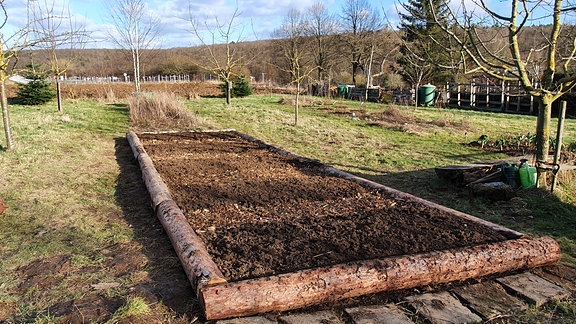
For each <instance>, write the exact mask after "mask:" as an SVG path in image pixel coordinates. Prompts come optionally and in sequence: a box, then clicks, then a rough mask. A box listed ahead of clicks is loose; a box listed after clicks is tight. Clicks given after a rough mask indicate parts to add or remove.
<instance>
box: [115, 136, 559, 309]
mask: <svg viewBox="0 0 576 324" xmlns="http://www.w3.org/2000/svg"><path fill="white" fill-rule="evenodd" d="M197 132H202V133H205V132H220V133H225V132H227V133H232V134H234V135H236V136H239V137H241V138H243V139H245V140H247V141H250V142H255V143H259V144H261V145H263V146H265V147H266V148H267V149H269V150H271V151H273V152H276V153H279V154H282V155H288V156H291V157H294V158H296V159H299V160H301V161H313V162H315V163H320V162H318V161H315V160H311V159H308V158H304V157H300V156H297V155H295V154H293V153H290V152H288V151H285V150H283V149H280V148H277V147H275V146H273V145H270V144H268V143H265V142H263V141H261V140H259V139H256V138H254V137H252V136H249V135H246V134H243V133H240V132H237V131H235V130H224V131H185V132H146V133H143V134H176V133H197ZM126 136H127V139H128V142H129V143H130V146H131V148H132V151H133V153H134V157H135V158H136V160H137V161H138V163H139V165H140V169H141V171H142V177H143V178H144V183H145V184H146V187H147V189H148V192H149V193H150V196H151V198H152V203H153V208H154V210H155V213H156V216H157V217H158V218H159V219H160V222H161V223H162V225H163V226H164V229H165V230H166V232H167V234H168V236H169V237H170V240H171V242H172V245H173V247H174V249H175V251H176V253H177V254H178V257H179V259H180V261H181V263H182V266H183V268H184V270H185V272H186V274H187V276H188V279H189V281H190V283H191V284H192V287H193V288H194V289H195V291H196V295H197V297H198V299H199V301H200V303H201V306H202V308H203V310H204V313H205V315H206V319H207V320H216V319H224V318H231V317H238V316H248V315H253V314H257V313H264V312H269V311H285V310H291V309H297V308H302V307H306V306H310V305H313V304H318V303H323V302H330V301H336V300H340V299H344V298H349V297H355V296H360V295H364V294H370V293H376V292H382V291H390V290H399V289H408V288H414V287H418V286H422V285H428V284H434V283H447V282H451V281H457V280H465V279H469V278H475V277H482V276H487V275H491V274H496V273H502V272H508V271H513V270H520V269H525V268H531V267H537V266H542V265H546V264H550V263H555V262H557V261H558V260H559V259H560V247H559V245H558V243H557V242H556V241H554V240H553V239H552V238H549V237H542V238H535V239H533V238H528V237H526V236H525V235H524V234H522V233H520V232H517V231H514V230H511V229H508V228H506V227H503V226H500V225H497V224H494V223H491V222H488V221H485V220H483V219H480V218H477V217H474V216H471V215H468V214H465V213H462V212H459V211H456V210H454V209H451V208H448V207H445V206H442V205H439V204H436V203H433V202H430V201H427V200H425V199H422V198H419V197H416V196H413V195H411V194H408V193H405V192H402V191H399V190H396V189H393V188H390V187H387V186H384V185H381V184H379V183H376V182H373V181H370V180H367V179H364V178H360V177H358V176H355V175H353V174H350V173H347V172H344V171H341V170H337V169H335V168H333V167H330V166H325V165H324V170H325V172H326V173H327V174H329V175H333V176H338V177H342V178H345V179H348V180H351V181H354V182H357V183H359V184H360V185H363V186H365V187H369V188H373V189H377V190H380V191H382V192H385V193H386V194H388V195H390V196H392V197H393V198H396V199H402V200H405V201H412V202H415V203H420V204H424V205H426V206H428V207H430V208H435V209H440V210H443V211H445V212H448V213H449V214H452V215H454V216H455V217H460V218H464V219H467V220H470V221H473V222H476V223H479V224H482V225H484V226H487V227H489V228H491V229H493V230H494V231H497V232H500V233H502V234H504V235H505V236H506V237H508V238H509V240H507V241H503V242H497V243H491V244H483V245H478V246H473V247H468V248H460V249H449V250H443V251H433V252H428V253H422V254H417V255H403V256H397V257H390V258H383V259H374V260H364V261H358V262H349V263H346V264H339V265H334V266H329V267H319V268H314V269H307V270H301V271H296V272H292V273H287V274H281V275H275V276H269V277H263V278H257V279H249V280H242V281H237V282H227V281H226V279H225V278H224V276H223V275H222V272H221V271H220V269H218V267H217V265H216V264H215V263H214V261H213V260H212V258H211V257H210V255H209V253H208V251H207V249H206V246H205V244H204V243H203V242H202V240H201V239H200V238H199V237H198V236H197V235H196V233H195V232H194V230H193V229H192V228H191V227H190V225H189V224H188V222H187V221H186V219H185V217H184V215H183V214H182V211H181V210H180V208H179V207H178V206H177V205H176V203H175V202H174V201H173V200H172V197H171V195H170V192H169V189H168V187H167V186H166V184H165V183H164V182H163V181H162V179H161V177H160V175H159V173H158V172H157V170H156V168H155V167H154V165H153V163H152V160H151V159H150V157H149V156H148V154H147V153H146V151H145V149H144V147H143V145H142V143H141V142H140V140H139V138H138V136H137V135H136V133H134V132H132V131H131V132H128V133H127V135H126ZM320 164H321V163H320ZM322 165H323V164H322Z"/></svg>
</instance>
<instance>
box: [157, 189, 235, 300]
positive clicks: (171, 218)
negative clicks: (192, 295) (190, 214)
mask: <svg viewBox="0 0 576 324" xmlns="http://www.w3.org/2000/svg"><path fill="white" fill-rule="evenodd" d="M156 216H157V217H158V219H159V220H160V222H161V223H162V226H163V227H164V230H165V231H166V233H168V236H169V237H170V241H171V242H172V246H173V247H174V250H175V251H176V254H178V258H179V259H180V263H181V264H182V267H183V268H184V271H185V272H186V275H187V276H188V280H189V281H190V283H191V284H192V287H194V288H195V289H196V295H198V294H199V292H200V289H202V288H204V287H207V286H210V285H214V284H221V283H225V282H226V279H224V275H223V274H222V272H221V271H220V269H218V266H216V264H215V263H214V261H212V257H210V254H209V253H208V250H207V249H206V246H205V245H204V242H203V241H202V239H201V238H200V237H198V235H196V233H195V232H194V230H193V229H192V227H190V224H189V223H188V221H187V220H186V217H184V214H182V211H181V210H180V208H179V207H178V206H177V205H176V203H175V202H174V201H173V200H165V201H163V202H162V203H161V204H160V205H159V206H158V209H157V211H156Z"/></svg>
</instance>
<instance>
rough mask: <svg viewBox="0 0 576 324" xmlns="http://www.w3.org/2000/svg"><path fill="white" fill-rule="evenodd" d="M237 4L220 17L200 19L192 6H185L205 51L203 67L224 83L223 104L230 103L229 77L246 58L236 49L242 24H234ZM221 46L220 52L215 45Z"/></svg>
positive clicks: (235, 74)
mask: <svg viewBox="0 0 576 324" xmlns="http://www.w3.org/2000/svg"><path fill="white" fill-rule="evenodd" d="M240 15H241V13H240V11H239V9H238V7H236V9H235V10H234V13H233V14H232V16H230V17H229V18H228V19H224V20H222V19H221V18H218V17H215V18H214V19H213V20H211V21H210V20H208V19H204V21H203V22H200V21H199V18H198V17H196V16H194V14H193V12H192V7H191V6H190V9H189V21H190V24H191V26H192V32H193V33H194V35H195V36H196V38H198V40H199V41H200V42H201V43H202V46H203V47H204V49H205V50H206V51H207V59H208V61H209V66H204V67H203V68H204V69H205V70H207V71H210V72H212V73H214V74H216V75H217V76H218V77H219V78H220V79H221V80H222V81H223V82H224V83H225V84H226V104H230V103H231V96H232V95H231V89H232V78H233V77H234V76H237V70H238V69H239V68H240V67H241V66H242V65H243V64H244V63H245V61H246V58H245V57H244V56H243V55H241V54H240V53H239V51H238V43H240V42H241V40H242V33H243V26H242V25H239V24H238V20H239V18H240ZM222 47H224V48H225V49H224V54H223V55H222V54H221V52H222V51H220V50H219V49H221V48H222Z"/></svg>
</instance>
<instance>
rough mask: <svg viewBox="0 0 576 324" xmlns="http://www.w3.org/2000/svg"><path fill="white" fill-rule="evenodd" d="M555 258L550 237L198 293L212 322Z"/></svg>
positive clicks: (280, 277)
mask: <svg viewBox="0 0 576 324" xmlns="http://www.w3.org/2000/svg"><path fill="white" fill-rule="evenodd" d="M559 259H560V247H559V246H558V243H556V241H554V240H553V239H551V238H548V237H544V238H537V239H518V240H510V241H504V242H499V243H492V244H485V245H479V246H474V247H468V248H461V249H452V250H445V251H435V252H429V253H423V254H418V255H407V256H398V257H391V258H385V259H380V260H367V261H359V262H351V263H346V264H340V265H335V266H332V267H323V268H315V269H309V270H303V271H299V272H295V273H288V274H281V275H278V276H272V277H265V278H259V279H253V280H244V281H239V282H231V283H227V284H221V285H215V286H210V287H205V288H203V289H201V290H200V293H201V295H200V296H199V297H200V300H201V302H202V304H203V306H204V310H205V313H206V319H208V320H215V319H223V318H230V317H238V316H247V315H252V314H258V313H263V312H269V311H285V310H290V309H297V308H302V307H307V306H310V305H313V304H318V303H323V302H331V301H336V300H341V299H345V298H350V297H355V296H360V295H364V294H371V293H376V292H382V291H391V290H400V289H408V288H414V287H418V286H424V285H429V284H438V283H447V282H451V281H458V280H465V279H469V278H473V277H481V276H486V275H490V274H494V273H500V272H506V271H512V270H518V269H522V268H525V267H536V266H541V265H545V264H550V263H554V262H556V261H558V260H559Z"/></svg>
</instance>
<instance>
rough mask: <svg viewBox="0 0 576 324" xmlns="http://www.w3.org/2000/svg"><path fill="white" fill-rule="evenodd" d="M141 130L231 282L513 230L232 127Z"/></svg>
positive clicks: (463, 243) (469, 242) (465, 242)
mask: <svg viewBox="0 0 576 324" xmlns="http://www.w3.org/2000/svg"><path fill="white" fill-rule="evenodd" d="M139 137H140V139H141V141H142V143H143V144H144V146H145V149H146V151H147V153H148V154H149V155H150V156H151V158H152V159H153V161H154V165H155V166H156V168H157V170H158V172H159V173H160V174H161V176H162V178H163V180H164V181H165V182H166V184H167V185H168V187H169V188H170V191H171V194H172V196H173V198H174V200H175V201H176V203H177V204H178V206H179V207H180V208H181V209H182V211H183V212H184V215H185V216H186V217H187V219H188V221H189V223H190V224H191V226H192V228H194V229H195V230H196V232H197V234H199V235H200V237H201V238H202V239H203V241H204V242H205V243H206V245H207V248H208V251H209V253H210V255H211V256H212V258H213V260H214V262H215V263H216V264H217V265H218V267H219V268H220V269H221V270H222V272H223V274H224V275H225V277H226V278H227V279H228V280H231V281H237V280H243V279H250V278H257V277H262V276H270V275H276V274H281V273H288V272H293V271H296V270H302V269H307V268H315V267H322V266H330V265H336V264H341V263H345V262H349V261H358V260H368V259H375V258H384V257H390V256H397V255H406V254H416V253H424V252H430V251H437V250H446V249H452V248H458V247H468V246H476V245H479V244H485V243H492V242H499V241H504V240H507V239H510V237H506V236H505V235H503V234H502V233H498V232H496V231H494V230H493V229H490V228H488V227H485V226H483V225H481V224H478V223H476V222H473V221H468V220H466V219H462V218H458V217H453V215H450V214H448V213H446V212H444V211H442V210H436V209H431V208H429V207H428V206H424V205H419V204H415V203H414V202H408V203H407V202H404V201H402V200H398V199H392V198H391V197H389V196H388V195H386V194H385V193H382V192H379V191H378V190H374V189H368V188H364V187H362V186H360V185H359V184H357V183H354V182H352V181H349V180H346V179H342V178H339V177H336V176H328V175H326V173H325V172H323V168H324V166H323V165H321V164H319V163H316V162H314V161H309V160H303V159H297V158H294V157H290V156H284V155H280V154H278V153H275V152H272V151H270V150H269V149H267V147H265V146H264V145H260V144H258V143H254V142H250V141H247V140H244V139H242V138H240V137H238V136H237V135H235V134H234V133H184V134H142V135H140V136H139Z"/></svg>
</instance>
